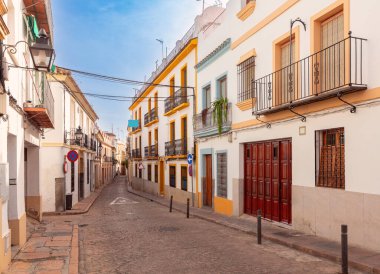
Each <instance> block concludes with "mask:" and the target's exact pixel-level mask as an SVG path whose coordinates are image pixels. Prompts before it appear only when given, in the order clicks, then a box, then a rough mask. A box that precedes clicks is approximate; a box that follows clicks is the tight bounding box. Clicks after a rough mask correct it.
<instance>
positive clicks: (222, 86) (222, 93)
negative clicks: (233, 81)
mask: <svg viewBox="0 0 380 274" xmlns="http://www.w3.org/2000/svg"><path fill="white" fill-rule="evenodd" d="M218 91H219V93H218V97H219V98H222V97H223V98H227V76H223V77H222V78H220V79H219V80H218Z"/></svg>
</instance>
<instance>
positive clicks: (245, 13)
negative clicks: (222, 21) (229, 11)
mask: <svg viewBox="0 0 380 274" xmlns="http://www.w3.org/2000/svg"><path fill="white" fill-rule="evenodd" d="M255 7H256V0H255V1H251V2H249V3H248V4H247V5H245V7H244V8H242V9H241V10H240V11H239V12H238V13H237V14H236V17H237V18H239V19H240V20H241V21H244V20H245V19H247V18H248V17H249V16H251V15H252V13H253V11H254V10H255Z"/></svg>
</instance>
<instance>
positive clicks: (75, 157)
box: [66, 150, 79, 163]
mask: <svg viewBox="0 0 380 274" xmlns="http://www.w3.org/2000/svg"><path fill="white" fill-rule="evenodd" d="M66 157H67V160H69V161H70V162H72V163H73V162H76V160H78V158H79V155H78V152H76V151H75V150H70V151H69V152H68V153H67V156H66Z"/></svg>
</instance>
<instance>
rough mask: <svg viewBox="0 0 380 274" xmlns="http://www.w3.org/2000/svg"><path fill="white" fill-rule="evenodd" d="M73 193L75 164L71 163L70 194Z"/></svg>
mask: <svg viewBox="0 0 380 274" xmlns="http://www.w3.org/2000/svg"><path fill="white" fill-rule="evenodd" d="M74 191H75V163H74V162H71V192H74Z"/></svg>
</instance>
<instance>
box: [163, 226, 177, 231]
mask: <svg viewBox="0 0 380 274" xmlns="http://www.w3.org/2000/svg"><path fill="white" fill-rule="evenodd" d="M178 230H179V228H178V227H174V226H161V227H160V228H159V230H158V231H160V232H174V231H178Z"/></svg>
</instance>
